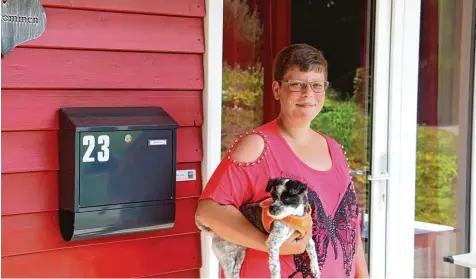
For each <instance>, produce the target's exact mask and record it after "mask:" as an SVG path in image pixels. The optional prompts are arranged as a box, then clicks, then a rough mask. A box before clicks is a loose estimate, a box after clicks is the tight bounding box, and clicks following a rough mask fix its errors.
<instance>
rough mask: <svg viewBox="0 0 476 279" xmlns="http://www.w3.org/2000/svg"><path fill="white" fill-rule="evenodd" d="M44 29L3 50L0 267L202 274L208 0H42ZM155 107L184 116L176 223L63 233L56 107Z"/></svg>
mask: <svg viewBox="0 0 476 279" xmlns="http://www.w3.org/2000/svg"><path fill="white" fill-rule="evenodd" d="M41 3H42V4H43V6H44V7H45V10H46V15H47V30H46V32H45V33H44V34H43V36H42V37H40V38H38V39H36V40H34V41H30V42H28V43H26V44H24V45H21V46H19V47H17V48H15V49H14V50H13V51H12V52H11V53H10V54H9V55H7V56H5V57H4V58H3V59H2V62H1V63H2V146H1V147H2V165H1V167H2V181H1V182H2V184H1V185H2V190H1V191H2V192H1V194H2V247H1V249H2V263H1V264H2V277H135V278H137V277H199V268H200V266H201V254H200V235H199V231H198V229H197V228H196V226H195V224H194V220H193V218H194V213H195V208H196V205H197V199H198V196H199V194H200V192H201V182H200V181H201V179H200V161H201V160H202V142H201V140H202V139H201V126H202V121H203V119H202V115H203V112H202V89H203V62H202V59H203V57H202V56H203V53H204V51H205V49H204V34H203V33H204V32H203V17H204V15H205V4H204V0H180V1H170V0H141V1H129V0H107V1H106V0H101V1H97V0H82V1H68V0H41ZM129 105H133V106H149V105H158V106H162V107H163V108H164V109H165V110H167V111H168V112H169V113H170V114H171V115H172V117H174V118H175V119H176V120H177V121H178V122H179V124H180V128H179V130H178V154H177V161H178V164H177V169H196V170H197V173H198V174H199V175H198V179H197V180H196V181H189V182H179V183H177V199H178V200H177V216H176V224H175V227H174V228H173V229H170V230H164V231H156V232H149V233H140V234H134V235H128V236H114V237H108V238H103V239H96V240H88V241H80V242H72V243H67V242H64V241H63V240H62V238H61V236H60V233H59V229H58V220H57V209H58V201H57V192H58V179H57V170H58V155H57V154H58V150H57V132H58V113H57V111H58V109H59V108H60V107H62V106H129Z"/></svg>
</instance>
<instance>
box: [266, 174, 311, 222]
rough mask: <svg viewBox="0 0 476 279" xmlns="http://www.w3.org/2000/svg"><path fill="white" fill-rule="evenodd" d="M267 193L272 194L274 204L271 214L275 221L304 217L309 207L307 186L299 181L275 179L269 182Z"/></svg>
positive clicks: (270, 210)
mask: <svg viewBox="0 0 476 279" xmlns="http://www.w3.org/2000/svg"><path fill="white" fill-rule="evenodd" d="M266 192H271V197H272V198H273V204H272V205H271V206H270V208H269V214H270V215H271V216H273V218H275V219H282V218H285V217H287V216H289V215H298V216H302V215H303V214H304V213H305V210H306V207H307V206H308V199H307V185H306V184H304V183H302V182H301V181H298V180H293V179H288V178H273V179H270V180H269V181H268V185H267V186H266Z"/></svg>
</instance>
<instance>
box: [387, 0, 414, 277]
mask: <svg viewBox="0 0 476 279" xmlns="http://www.w3.org/2000/svg"><path fill="white" fill-rule="evenodd" d="M391 20H392V24H391V29H390V30H391V31H390V34H391V35H390V36H391V41H390V67H389V69H388V70H389V73H390V80H389V90H388V92H389V136H388V139H389V141H388V147H389V148H388V154H389V158H388V159H389V166H388V167H389V174H390V176H391V179H390V180H389V181H388V188H387V220H386V221H387V222H386V239H387V241H386V245H385V247H386V248H385V250H386V251H385V254H386V257H385V266H386V272H385V277H388V278H392V277H395V278H413V277H414V249H415V246H414V220H415V176H416V140H417V139H416V125H417V96H418V63H419V42H420V1H418V0H393V1H392V15H391Z"/></svg>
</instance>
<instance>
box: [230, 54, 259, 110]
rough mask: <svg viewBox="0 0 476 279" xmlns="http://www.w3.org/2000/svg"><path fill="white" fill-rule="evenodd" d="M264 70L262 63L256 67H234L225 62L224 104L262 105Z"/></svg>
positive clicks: (238, 106) (240, 106) (235, 106)
mask: <svg viewBox="0 0 476 279" xmlns="http://www.w3.org/2000/svg"><path fill="white" fill-rule="evenodd" d="M263 79H264V72H263V67H262V66H261V64H260V63H257V64H256V66H255V67H250V68H248V69H241V68H239V67H236V68H232V67H231V66H230V65H228V64H227V63H226V62H225V63H223V85H222V87H223V98H222V102H223V106H225V107H227V108H232V109H238V108H241V109H250V108H253V107H256V106H260V105H261V103H262V98H263Z"/></svg>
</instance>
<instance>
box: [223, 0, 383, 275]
mask: <svg viewBox="0 0 476 279" xmlns="http://www.w3.org/2000/svg"><path fill="white" fill-rule="evenodd" d="M391 10H392V7H391V3H390V2H389V1H376V0H355V1H336V0H305V1H304V0H224V7H223V11H224V14H223V99H222V102H223V110H222V114H223V115H222V149H223V152H225V151H226V150H227V148H228V146H229V145H230V143H231V142H232V141H234V140H235V139H236V137H238V136H239V134H241V133H243V132H245V131H247V130H249V129H251V128H253V127H255V126H259V125H261V124H263V123H266V122H268V121H270V120H272V119H274V118H275V117H276V116H277V114H278V112H279V107H278V104H277V102H276V101H275V100H274V98H273V96H272V92H271V83H272V61H273V59H274V57H275V55H276V54H277V52H278V51H279V50H281V49H282V48H283V47H285V46H287V45H289V44H292V43H307V44H310V45H312V46H314V47H316V48H317V49H319V50H321V51H323V53H324V55H325V57H326V59H327V61H328V62H329V65H330V67H329V77H328V79H329V81H330V86H329V90H328V91H327V92H326V96H327V97H326V103H325V105H324V108H323V110H322V111H321V113H320V114H319V115H318V116H317V117H316V119H315V120H314V121H313V123H312V127H313V128H315V129H316V130H319V131H320V132H323V133H326V134H328V135H330V136H331V137H333V138H335V139H336V140H337V141H338V142H339V143H340V144H341V145H342V146H343V148H344V150H345V151H346V153H347V157H348V160H349V167H350V169H351V173H350V175H351V176H352V177H353V181H354V185H355V188H356V191H357V198H358V201H359V206H360V210H361V214H362V216H363V218H362V222H361V224H360V226H361V229H362V239H361V241H362V242H363V244H364V250H365V255H366V259H365V260H366V261H367V264H368V266H369V270H370V273H371V276H372V277H376V278H377V277H382V278H383V277H384V276H385V259H386V254H385V251H386V203H387V199H386V195H387V184H388V181H389V178H390V176H389V175H388V174H387V172H388V169H387V157H388V156H387V150H388V144H387V143H388V117H389V113H388V106H389V100H388V97H389V94H388V92H389V63H390V61H389V53H390V38H391V37H390V33H389V30H390V25H391ZM222 155H223V154H222Z"/></svg>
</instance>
